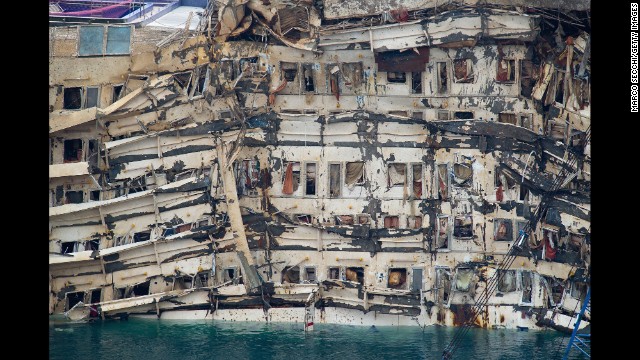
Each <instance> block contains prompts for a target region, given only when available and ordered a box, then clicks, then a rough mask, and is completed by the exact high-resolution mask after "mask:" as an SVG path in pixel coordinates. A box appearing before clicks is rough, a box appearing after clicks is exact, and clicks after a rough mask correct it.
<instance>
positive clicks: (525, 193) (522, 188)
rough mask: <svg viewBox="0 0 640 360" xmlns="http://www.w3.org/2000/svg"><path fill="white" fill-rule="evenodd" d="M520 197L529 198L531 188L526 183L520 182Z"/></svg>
mask: <svg viewBox="0 0 640 360" xmlns="http://www.w3.org/2000/svg"><path fill="white" fill-rule="evenodd" d="M519 199H520V200H522V201H525V200H529V188H528V187H527V185H525V184H520V191H519Z"/></svg>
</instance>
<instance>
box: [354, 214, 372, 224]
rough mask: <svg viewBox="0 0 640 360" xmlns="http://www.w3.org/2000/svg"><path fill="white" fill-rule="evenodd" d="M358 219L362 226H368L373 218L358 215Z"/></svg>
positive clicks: (366, 215)
mask: <svg viewBox="0 0 640 360" xmlns="http://www.w3.org/2000/svg"><path fill="white" fill-rule="evenodd" d="M356 218H357V220H358V224H360V225H367V224H369V223H370V222H371V216H370V215H369V214H358V215H356Z"/></svg>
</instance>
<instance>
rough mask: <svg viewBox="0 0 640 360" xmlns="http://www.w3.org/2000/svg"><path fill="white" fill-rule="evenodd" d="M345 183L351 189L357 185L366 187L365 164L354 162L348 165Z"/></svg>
mask: <svg viewBox="0 0 640 360" xmlns="http://www.w3.org/2000/svg"><path fill="white" fill-rule="evenodd" d="M344 180H345V183H346V185H347V186H348V187H349V188H350V189H351V188H352V187H353V186H355V185H364V162H363V161H354V162H348V163H347V164H346V174H345V179H344Z"/></svg>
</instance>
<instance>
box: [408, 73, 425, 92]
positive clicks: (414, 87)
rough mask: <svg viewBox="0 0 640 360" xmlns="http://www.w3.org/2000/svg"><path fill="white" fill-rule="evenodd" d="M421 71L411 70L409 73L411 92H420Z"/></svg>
mask: <svg viewBox="0 0 640 360" xmlns="http://www.w3.org/2000/svg"><path fill="white" fill-rule="evenodd" d="M422 78H423V77H422V73H421V72H412V73H411V93H412V94H422Z"/></svg>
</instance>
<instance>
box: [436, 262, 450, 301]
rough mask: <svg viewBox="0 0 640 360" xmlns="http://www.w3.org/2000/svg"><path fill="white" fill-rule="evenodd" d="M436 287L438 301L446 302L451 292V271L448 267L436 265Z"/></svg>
mask: <svg viewBox="0 0 640 360" xmlns="http://www.w3.org/2000/svg"><path fill="white" fill-rule="evenodd" d="M436 289H437V294H438V295H437V301H438V303H448V302H449V294H450V292H451V272H450V271H449V268H444V267H436Z"/></svg>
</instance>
